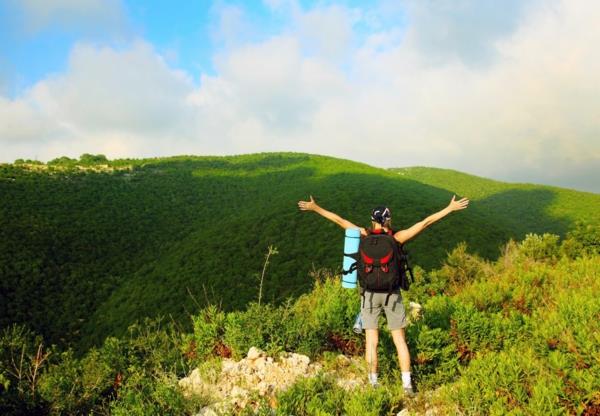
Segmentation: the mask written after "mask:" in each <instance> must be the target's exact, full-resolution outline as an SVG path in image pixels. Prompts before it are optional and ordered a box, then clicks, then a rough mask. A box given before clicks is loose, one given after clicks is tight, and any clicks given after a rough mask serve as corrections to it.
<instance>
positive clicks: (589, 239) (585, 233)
mask: <svg viewBox="0 0 600 416" xmlns="http://www.w3.org/2000/svg"><path fill="white" fill-rule="evenodd" d="M561 251H562V252H563V253H564V254H565V255H567V256H569V257H570V258H577V257H581V256H584V255H600V225H598V224H591V223H585V222H577V224H576V226H575V228H573V229H572V230H571V231H569V232H568V233H567V238H566V239H565V240H564V241H563V244H562V246H561Z"/></svg>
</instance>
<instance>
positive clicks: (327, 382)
mask: <svg viewBox="0 0 600 416" xmlns="http://www.w3.org/2000/svg"><path fill="white" fill-rule="evenodd" d="M403 395H404V394H403V392H402V384H401V383H399V384H398V383H395V384H393V385H389V386H381V387H380V388H377V389H373V388H371V387H363V388H356V389H353V390H350V391H345V390H343V389H342V388H341V387H339V386H338V385H337V383H336V379H335V378H334V377H332V376H329V375H325V374H321V375H319V376H317V377H314V378H312V379H301V380H300V381H298V382H296V383H295V384H294V385H293V386H292V387H290V388H289V389H288V390H286V391H284V392H282V393H280V394H279V395H278V396H277V402H278V406H277V409H276V414H278V415H299V416H300V415H347V416H378V415H382V416H383V415H389V414H396V413H397V412H398V411H399V410H400V409H402V405H403V401H402V398H403Z"/></svg>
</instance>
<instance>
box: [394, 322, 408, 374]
mask: <svg viewBox="0 0 600 416" xmlns="http://www.w3.org/2000/svg"><path fill="white" fill-rule="evenodd" d="M390 332H391V333H392V339H393V340H394V345H395V346H396V352H397V353H398V361H399V362H400V370H401V371H402V372H403V373H404V372H407V371H410V352H409V351H408V345H406V339H405V337H404V328H400V329H394V330H393V331H390Z"/></svg>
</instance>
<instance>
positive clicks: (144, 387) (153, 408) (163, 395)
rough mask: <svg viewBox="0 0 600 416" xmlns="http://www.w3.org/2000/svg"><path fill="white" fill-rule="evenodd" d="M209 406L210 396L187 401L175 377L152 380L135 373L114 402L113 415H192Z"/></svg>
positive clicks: (112, 406)
mask: <svg viewBox="0 0 600 416" xmlns="http://www.w3.org/2000/svg"><path fill="white" fill-rule="evenodd" d="M208 403H209V399H208V398H206V397H197V396H196V397H194V398H192V399H186V398H185V397H184V396H183V394H182V392H181V390H180V389H179V387H178V386H177V379H176V378H174V377H173V375H161V376H155V377H148V376H147V375H146V374H144V373H139V372H135V373H132V374H131V375H130V377H129V380H128V382H127V383H126V384H125V385H124V386H123V388H122V389H121V390H120V391H119V398H118V400H115V401H113V402H112V403H111V406H110V414H111V415H116V416H146V415H173V416H176V415H177V416H178V415H192V414H195V413H197V412H198V411H199V410H200V409H201V408H202V407H203V406H205V405H207V404H208Z"/></svg>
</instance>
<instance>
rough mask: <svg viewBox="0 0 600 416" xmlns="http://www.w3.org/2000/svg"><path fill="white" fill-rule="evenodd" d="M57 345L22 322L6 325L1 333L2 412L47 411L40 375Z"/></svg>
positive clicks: (13, 413)
mask: <svg viewBox="0 0 600 416" xmlns="http://www.w3.org/2000/svg"><path fill="white" fill-rule="evenodd" d="M53 354H54V349H53V348H48V347H46V346H45V345H44V343H43V340H42V338H41V337H40V336H39V335H36V334H34V333H33V332H31V331H30V330H29V329H27V328H25V327H24V326H21V325H12V326H10V327H8V328H4V329H3V330H2V332H1V334H0V381H1V385H0V393H1V394H0V413H1V414H3V415H21V414H31V415H35V414H44V413H45V412H46V410H45V409H46V402H45V401H44V400H43V398H42V397H41V396H40V392H39V390H40V377H41V376H42V375H43V372H44V370H45V368H46V367H47V366H48V363H49V359H53V358H54V357H53Z"/></svg>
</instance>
